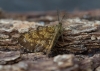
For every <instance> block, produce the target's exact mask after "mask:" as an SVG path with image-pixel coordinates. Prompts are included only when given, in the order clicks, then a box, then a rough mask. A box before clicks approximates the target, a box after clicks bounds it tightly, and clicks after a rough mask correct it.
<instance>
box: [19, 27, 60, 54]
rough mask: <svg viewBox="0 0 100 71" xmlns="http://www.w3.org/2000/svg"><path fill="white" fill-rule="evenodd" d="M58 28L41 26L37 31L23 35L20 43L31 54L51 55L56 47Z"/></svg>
mask: <svg viewBox="0 0 100 71" xmlns="http://www.w3.org/2000/svg"><path fill="white" fill-rule="evenodd" d="M58 28H59V27H58V26H39V27H37V29H36V30H31V31H29V32H27V33H24V34H22V35H21V36H20V37H19V39H18V42H19V44H20V45H21V46H22V47H23V48H26V49H27V50H28V51H30V52H45V53H49V52H50V50H51V48H52V47H53V46H54V41H55V39H56V36H57V33H58V32H59V31H58Z"/></svg>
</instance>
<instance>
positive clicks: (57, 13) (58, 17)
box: [57, 10, 60, 23]
mask: <svg viewBox="0 0 100 71" xmlns="http://www.w3.org/2000/svg"><path fill="white" fill-rule="evenodd" d="M57 16H58V22H59V23H60V17H59V10H57Z"/></svg>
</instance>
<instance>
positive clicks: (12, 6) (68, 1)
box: [0, 0, 100, 12]
mask: <svg viewBox="0 0 100 71" xmlns="http://www.w3.org/2000/svg"><path fill="white" fill-rule="evenodd" d="M0 7H1V8H3V9H4V10H5V11H13V12H15V11H16V12H27V11H49V10H57V9H58V8H59V9H62V10H67V11H73V10H75V9H80V10H89V9H99V8H100V0H0Z"/></svg>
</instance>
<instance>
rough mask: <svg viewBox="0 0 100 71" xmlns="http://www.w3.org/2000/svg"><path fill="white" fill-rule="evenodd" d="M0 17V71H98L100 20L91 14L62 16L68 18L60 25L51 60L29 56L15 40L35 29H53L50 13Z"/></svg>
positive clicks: (39, 56) (49, 58) (53, 21)
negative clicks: (61, 35) (41, 27)
mask: <svg viewBox="0 0 100 71" xmlns="http://www.w3.org/2000/svg"><path fill="white" fill-rule="evenodd" d="M95 12H96V11H95ZM87 13H90V12H87ZM1 14H2V16H3V15H5V19H0V71H16V70H17V71H99V69H100V21H99V20H100V19H99V16H97V15H95V14H94V12H91V14H90V16H89V17H88V15H87V14H86V13H85V12H79V13H78V14H77V13H76V14H70V13H66V12H62V15H63V14H66V15H68V16H67V17H66V18H65V19H64V20H63V22H62V23H63V28H64V31H63V39H62V38H61V37H60V38H59V40H58V41H57V43H56V46H55V47H53V48H52V50H51V53H50V56H51V57H48V56H47V55H45V54H44V53H43V52H37V53H30V51H28V50H27V49H26V48H25V47H23V46H21V45H20V43H19V42H18V38H19V37H20V35H22V34H23V33H25V32H29V31H30V30H34V29H36V28H37V26H44V25H56V24H57V23H58V22H57V20H56V18H57V16H56V15H55V13H54V12H50V13H46V14H45V15H44V16H43V15H42V14H37V15H34V14H35V13H33V14H31V15H29V14H26V15H23V14H4V13H1ZM1 14H0V16H1ZM84 15H85V17H84ZM2 16H1V18H3V17H2ZM72 17H73V18H72ZM75 17H79V18H75ZM9 18H13V19H16V20H11V19H9ZM82 18H83V19H82ZM97 19H98V20H97ZM22 20H24V21H22ZM30 35H31V34H30ZM63 40H64V42H63Z"/></svg>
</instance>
